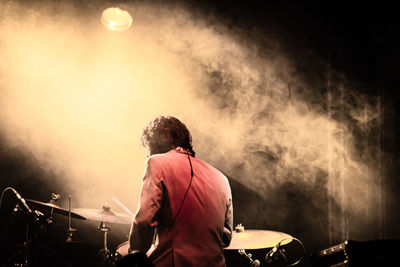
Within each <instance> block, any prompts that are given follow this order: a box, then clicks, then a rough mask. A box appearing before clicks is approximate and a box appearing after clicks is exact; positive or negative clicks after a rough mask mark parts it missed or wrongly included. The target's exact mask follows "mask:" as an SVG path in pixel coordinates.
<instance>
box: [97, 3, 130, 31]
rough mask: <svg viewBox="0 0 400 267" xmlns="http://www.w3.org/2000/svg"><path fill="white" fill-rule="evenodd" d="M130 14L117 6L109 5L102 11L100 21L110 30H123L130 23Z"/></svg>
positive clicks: (128, 26) (127, 27)
mask: <svg viewBox="0 0 400 267" xmlns="http://www.w3.org/2000/svg"><path fill="white" fill-rule="evenodd" d="M132 21H133V19H132V16H131V15H130V14H129V12H128V11H126V10H123V9H120V8H118V7H109V8H107V9H105V10H104V11H103V14H102V16H101V22H102V23H103V25H104V26H106V28H107V29H109V30H112V31H125V30H127V29H129V28H130V27H131V25H132Z"/></svg>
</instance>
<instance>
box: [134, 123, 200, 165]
mask: <svg viewBox="0 0 400 267" xmlns="http://www.w3.org/2000/svg"><path fill="white" fill-rule="evenodd" d="M142 145H143V146H144V147H147V148H148V149H149V151H150V154H151V155H153V154H159V153H166V152H168V151H169V150H171V149H174V148H176V147H182V148H183V149H185V150H187V151H188V152H190V153H191V154H192V156H193V157H194V156H195V152H194V151H193V147H192V136H191V135H190V132H189V130H188V129H187V128H186V126H185V124H183V123H182V122H181V121H180V120H178V119H177V118H175V117H172V116H158V117H157V118H155V119H154V120H152V121H151V122H150V123H149V124H148V125H147V126H146V128H145V129H144V130H143V134H142Z"/></svg>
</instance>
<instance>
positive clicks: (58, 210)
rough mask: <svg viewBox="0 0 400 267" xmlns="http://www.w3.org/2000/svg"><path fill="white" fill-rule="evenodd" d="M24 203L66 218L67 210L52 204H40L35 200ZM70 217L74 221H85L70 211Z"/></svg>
mask: <svg viewBox="0 0 400 267" xmlns="http://www.w3.org/2000/svg"><path fill="white" fill-rule="evenodd" d="M26 201H27V202H29V203H32V204H33V205H34V206H38V209H41V208H42V209H46V210H51V209H53V212H54V213H57V214H61V215H65V216H68V214H69V211H68V209H64V208H61V207H60V206H58V205H56V204H53V203H45V202H41V201H37V200H33V199H26ZM71 217H72V218H75V219H80V220H86V218H85V217H83V216H81V215H79V214H76V213H74V212H72V211H71Z"/></svg>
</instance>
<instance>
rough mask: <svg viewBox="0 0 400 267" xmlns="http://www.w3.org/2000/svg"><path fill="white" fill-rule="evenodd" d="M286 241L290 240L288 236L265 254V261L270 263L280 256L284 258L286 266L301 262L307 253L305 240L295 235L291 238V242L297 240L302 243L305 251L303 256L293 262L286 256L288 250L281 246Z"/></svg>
mask: <svg viewBox="0 0 400 267" xmlns="http://www.w3.org/2000/svg"><path fill="white" fill-rule="evenodd" d="M286 241H288V238H285V239H282V240H281V241H279V242H278V243H277V244H276V245H275V246H274V247H273V248H272V249H271V250H270V251H269V252H268V253H267V254H266V255H265V262H266V263H267V264H270V263H272V262H273V261H278V260H279V258H280V257H281V258H282V259H283V260H284V263H285V265H286V266H295V265H297V264H298V263H300V262H301V260H302V259H303V257H304V254H305V253H306V250H305V247H304V245H303V242H301V241H300V240H299V239H298V238H295V237H291V238H290V241H289V242H292V241H296V242H297V243H298V244H300V245H301V248H302V251H303V252H302V256H301V257H300V258H299V259H298V260H296V261H294V262H293V263H289V260H288V258H287V256H286V250H285V249H284V248H282V247H281V246H282V244H284V243H285V242H286Z"/></svg>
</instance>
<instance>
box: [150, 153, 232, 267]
mask: <svg viewBox="0 0 400 267" xmlns="http://www.w3.org/2000/svg"><path fill="white" fill-rule="evenodd" d="M149 161H150V163H149V164H151V168H152V175H156V176H160V177H162V178H161V179H160V183H162V184H163V185H162V186H163V195H164V197H163V204H162V207H161V209H160V210H159V212H158V215H157V218H156V220H157V221H158V227H157V231H158V237H159V244H158V246H157V248H156V249H155V251H153V253H152V255H151V256H150V259H151V260H152V261H153V263H154V264H155V266H224V265H225V260H224V255H223V240H222V238H223V230H224V223H225V219H226V215H227V214H226V213H227V211H228V208H229V205H231V201H230V199H231V192H230V187H229V184H228V180H227V178H226V177H225V176H224V175H223V174H222V173H221V172H219V171H218V170H216V169H215V168H213V167H212V166H210V165H209V164H207V163H205V162H204V161H201V160H199V159H197V158H193V157H190V162H189V158H188V155H186V154H184V153H179V152H177V151H175V150H171V151H169V152H168V153H165V154H158V155H154V156H152V157H151V158H150V160H149ZM191 167H192V168H191ZM191 169H192V170H193V178H191ZM186 192H187V193H186ZM185 194H186V197H185ZM184 198H185V199H184ZM179 209H180V210H179ZM178 211H179V214H178Z"/></svg>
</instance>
